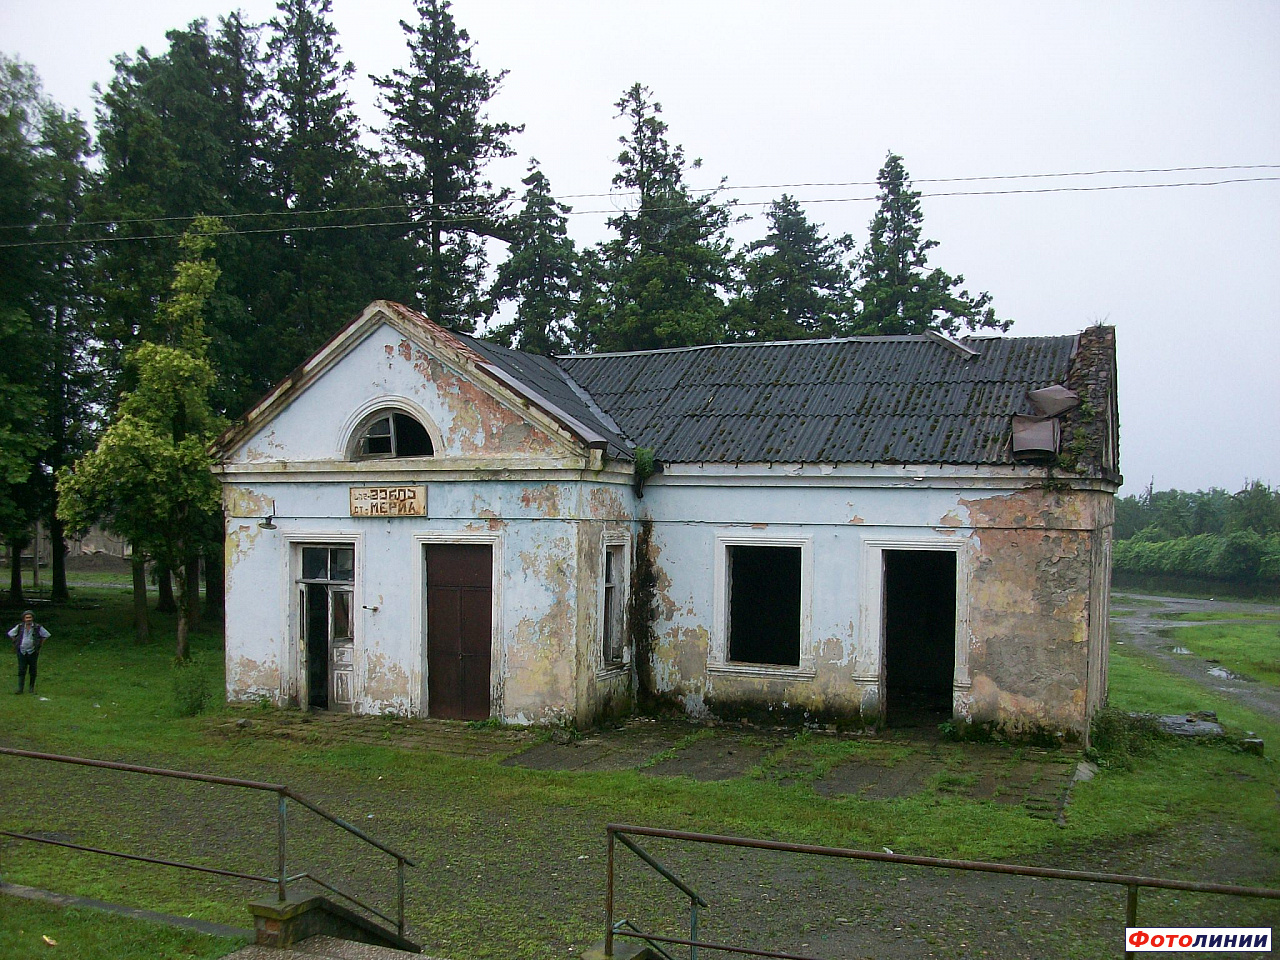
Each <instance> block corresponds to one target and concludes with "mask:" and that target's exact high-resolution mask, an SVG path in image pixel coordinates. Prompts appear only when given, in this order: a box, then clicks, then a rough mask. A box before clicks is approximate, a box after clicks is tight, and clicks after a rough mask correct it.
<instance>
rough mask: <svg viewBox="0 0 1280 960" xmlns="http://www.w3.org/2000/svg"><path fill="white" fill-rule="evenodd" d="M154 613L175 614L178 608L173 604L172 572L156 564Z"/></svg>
mask: <svg viewBox="0 0 1280 960" xmlns="http://www.w3.org/2000/svg"><path fill="white" fill-rule="evenodd" d="M156 596H157V598H158V599H157V600H156V613H177V611H178V607H177V605H176V604H175V603H174V602H173V571H171V570H170V569H169V568H168V567H166V566H162V565H161V564H158V563H157V564H156Z"/></svg>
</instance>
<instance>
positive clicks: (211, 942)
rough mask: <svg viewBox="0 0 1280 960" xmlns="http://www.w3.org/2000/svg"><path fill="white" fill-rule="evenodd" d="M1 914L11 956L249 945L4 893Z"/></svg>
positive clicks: (94, 958) (0, 947)
mask: <svg viewBox="0 0 1280 960" xmlns="http://www.w3.org/2000/svg"><path fill="white" fill-rule="evenodd" d="M0 916H3V918H4V919H3V921H2V922H0V956H2V957H4V958H5V960H37V958H39V960H49V958H50V957H58V958H63V960H98V958H103V957H111V958H113V960H160V958H168V957H172V958H175V960H176V958H179V957H181V958H189V960H214V958H216V957H222V956H225V955H226V954H227V953H229V952H231V951H233V950H236V949H239V947H240V946H242V945H243V944H242V942H241V941H238V940H229V939H226V938H225V937H213V936H208V935H206V934H201V933H195V932H193V931H188V930H181V929H177V928H174V927H168V926H162V925H159V924H155V923H148V922H147V921H145V920H136V919H134V918H132V917H120V916H115V915H114V914H109V913H103V912H102V911H100V910H92V909H84V910H81V909H68V908H66V907H59V906H56V905H54V904H50V903H39V902H34V901H31V900H23V899H20V898H18V897H10V896H6V895H4V894H0ZM46 938H47V939H46ZM50 941H52V943H51V942H50Z"/></svg>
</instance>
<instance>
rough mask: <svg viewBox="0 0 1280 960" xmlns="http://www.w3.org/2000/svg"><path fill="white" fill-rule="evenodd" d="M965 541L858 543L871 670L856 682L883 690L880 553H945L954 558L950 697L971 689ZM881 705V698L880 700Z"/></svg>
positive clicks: (929, 539) (922, 539) (935, 539)
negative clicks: (872, 662)
mask: <svg viewBox="0 0 1280 960" xmlns="http://www.w3.org/2000/svg"><path fill="white" fill-rule="evenodd" d="M967 546H968V541H967V540H965V539H963V538H960V539H957V538H955V537H946V538H943V537H918V538H917V537H909V538H908V537H902V538H894V539H876V540H864V541H863V542H862V569H863V576H864V580H863V587H862V596H863V597H864V603H863V620H862V636H864V637H874V638H875V647H874V653H873V656H874V657H875V669H876V670H877V673H876V674H875V675H873V676H870V677H861V678H857V679H861V680H864V681H866V682H875V683H878V684H879V685H880V687H881V692H882V693H883V688H884V679H885V671H884V551H886V550H935V551H937V550H949V551H951V552H952V553H954V554H955V556H956V632H955V636H956V640H955V672H954V674H953V676H952V693H953V694H954V693H955V692H957V691H962V690H968V689H969V687H970V686H971V685H972V679H971V678H970V676H969V646H970V643H971V639H970V636H969V591H968V589H967V587H968V583H969V564H968V561H967V556H968V552H967V550H966V549H965V548H966V547H967ZM881 702H882V703H883V702H884V700H883V697H882V698H881Z"/></svg>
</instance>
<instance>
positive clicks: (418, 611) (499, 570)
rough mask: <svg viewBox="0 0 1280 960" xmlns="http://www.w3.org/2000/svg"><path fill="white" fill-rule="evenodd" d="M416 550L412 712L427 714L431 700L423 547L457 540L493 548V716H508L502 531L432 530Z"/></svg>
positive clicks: (421, 537)
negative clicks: (415, 680)
mask: <svg viewBox="0 0 1280 960" xmlns="http://www.w3.org/2000/svg"><path fill="white" fill-rule="evenodd" d="M413 542H414V548H413V549H414V553H415V554H416V557H415V559H414V561H413V564H414V569H415V570H416V571H417V572H416V575H415V576H414V578H413V612H412V615H411V616H410V620H409V622H410V629H411V630H412V631H413V633H412V636H415V637H417V638H418V667H417V670H418V675H419V676H418V683H417V684H415V685H414V686H413V688H412V689H411V696H413V697H414V699H415V702H411V703H410V705H409V712H410V713H411V714H413V715H415V716H421V717H425V716H427V711H428V710H429V709H430V704H429V703H428V702H427V620H426V616H425V613H426V610H427V593H426V586H427V571H426V567H425V562H426V561H425V559H424V556H425V555H424V553H423V549H422V548H423V547H424V546H426V545H427V544H429V543H457V544H463V545H466V544H474V545H476V546H483V545H485V544H488V545H489V546H490V547H491V551H490V552H491V554H492V560H493V572H492V574H491V575H490V576H491V579H490V588H489V593H490V600H491V608H490V611H489V619H490V623H491V625H492V638H491V639H490V645H489V711H490V712H489V715H490V716H491V717H499V718H502V717H505V716H506V704H505V702H504V701H503V697H502V691H503V690H504V689H505V688H506V685H505V684H504V683H503V682H502V678H503V677H505V676H506V675H507V662H506V647H505V645H504V644H503V642H502V636H503V633H502V584H503V580H504V579H505V578H504V577H503V570H504V569H505V567H504V565H503V558H502V534H501V533H499V532H497V531H489V530H439V531H436V530H431V531H426V532H423V533H418V534H415V535H414V538H413Z"/></svg>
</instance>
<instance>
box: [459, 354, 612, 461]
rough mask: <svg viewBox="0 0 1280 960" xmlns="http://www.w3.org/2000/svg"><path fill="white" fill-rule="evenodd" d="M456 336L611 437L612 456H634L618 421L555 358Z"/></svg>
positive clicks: (597, 430)
mask: <svg viewBox="0 0 1280 960" xmlns="http://www.w3.org/2000/svg"><path fill="white" fill-rule="evenodd" d="M453 336H455V337H457V338H458V339H459V340H462V341H464V342H465V343H466V344H467V345H468V346H469V347H471V349H472V350H474V351H475V352H476V353H478V354H480V356H481V357H483V358H484V360H485V361H486V362H487V363H491V364H493V365H494V366H495V367H497V368H499V369H500V370H502V371H503V372H504V373H506V374H507V375H508V376H511V377H513V378H515V379H516V380H518V381H520V382H521V383H523V384H525V385H526V386H528V387H529V388H530V389H531V390H533V391H534V392H535V393H537V394H538V395H539V396H541V397H543V398H545V399H546V400H547V401H549V402H550V403H552V404H554V405H555V406H556V407H557V408H559V409H560V410H562V411H564V412H565V413H567V414H568V415H569V416H571V417H573V418H574V419H575V420H578V421H580V422H581V423H582V424H584V425H585V426H587V427H590V428H591V429H592V430H594V431H595V432H596V433H598V434H600V436H602V437H604V438H605V440H606V441H608V447H607V452H608V455H609V456H610V457H613V458H615V459H624V460H630V459H632V458H633V453H632V450H633V449H634V447H633V445H632V444H630V443H628V442H627V440H626V438H625V437H623V436H622V435H621V434H620V433H619V431H618V428H617V424H616V423H614V422H613V421H612V420H611V419H610V418H609V417H608V416H607V415H606V414H604V413H603V411H601V410H600V408H599V407H598V406H596V405H595V403H594V402H593V401H592V398H591V397H589V396H588V394H587V392H586V391H585V390H583V389H581V388H580V387H576V388H575V385H574V384H573V382H572V381H571V380H570V378H569V375H568V374H567V373H565V372H564V371H563V370H561V369H560V367H558V366H556V361H555V360H554V359H552V358H550V357H542V356H538V355H537V354H533V353H522V352H521V351H519V350H511V349H509V348H507V347H502V346H499V345H498V344H496V343H490V342H488V341H487V340H477V339H476V338H475V337H469V336H466V335H465V334H460V333H455V334H453Z"/></svg>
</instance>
